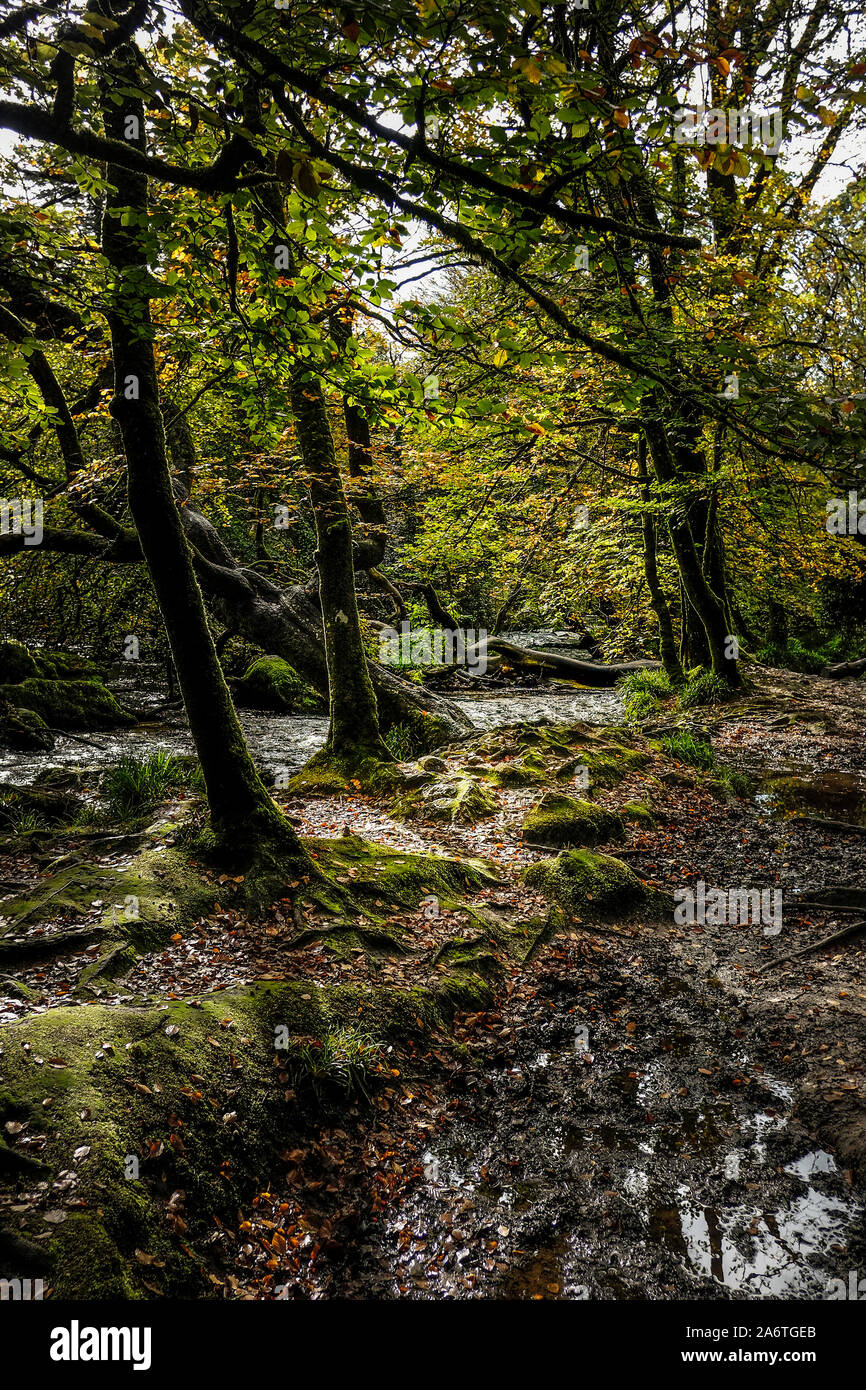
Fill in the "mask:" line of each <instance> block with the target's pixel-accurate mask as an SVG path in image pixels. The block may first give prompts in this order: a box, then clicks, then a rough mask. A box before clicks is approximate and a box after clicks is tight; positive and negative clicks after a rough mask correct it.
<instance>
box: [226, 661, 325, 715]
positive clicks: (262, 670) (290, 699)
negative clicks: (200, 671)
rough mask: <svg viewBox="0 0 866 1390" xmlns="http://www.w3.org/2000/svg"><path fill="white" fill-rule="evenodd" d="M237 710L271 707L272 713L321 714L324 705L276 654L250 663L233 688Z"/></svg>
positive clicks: (269, 708) (293, 670)
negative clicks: (238, 708)
mask: <svg viewBox="0 0 866 1390" xmlns="http://www.w3.org/2000/svg"><path fill="white" fill-rule="evenodd" d="M234 701H235V704H236V705H238V706H239V707H240V708H241V709H263V710H273V711H274V713H276V714H305V713H324V712H325V711H326V710H327V705H326V703H325V701H324V700H323V699H322V697H321V696H320V695H319V694H318V692H317V691H315V690H313V688H312V686H310V685H308V684H307V682H306V681H305V680H303V679H302V677H301V676H299V675H298V673H297V671H296V670H295V669H294V668H293V667H292V666H290V665H289V663H288V662H287V661H283V659H282V657H279V656H261V657H258V658H257V659H256V660H255V661H253V662H251V664H250V665H249V667H248V668H247V670H246V672H245V673H244V675H243V676H241V678H240V680H239V681H237V682H236V684H235V687H234Z"/></svg>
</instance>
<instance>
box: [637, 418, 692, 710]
mask: <svg viewBox="0 0 866 1390" xmlns="http://www.w3.org/2000/svg"><path fill="white" fill-rule="evenodd" d="M646 454H647V446H646V440H645V439H644V438H643V437H641V438H640V439H639V440H638V472H639V476H640V481H641V496H642V497H643V500H644V502H645V503H646V504H647V509H646V511H644V513H643V516H642V523H643V555H644V573H645V575H646V582H647V588H648V589H649V595H650V603H651V604H652V609H653V612H654V613H655V615H656V621H657V622H658V625H659V656H660V657H661V659H662V665H663V666H664V668H665V672H666V674H667V676H668V679H669V680H670V682H671V684H672V685H681V684H682V683H683V680H684V676H683V668H682V665H681V664H680V658H679V656H678V654H677V640H676V636H675V634H674V624H673V619H672V617H671V610H670V607H669V605H668V601H667V598H666V596H665V591H664V589H663V588H662V582H661V579H660V578H659V569H658V529H657V526H656V519H655V516H654V514H653V513H652V512H651V511H650V510H649V504H650V502H651V500H652V498H651V493H650V485H649V473H648V471H647V459H646Z"/></svg>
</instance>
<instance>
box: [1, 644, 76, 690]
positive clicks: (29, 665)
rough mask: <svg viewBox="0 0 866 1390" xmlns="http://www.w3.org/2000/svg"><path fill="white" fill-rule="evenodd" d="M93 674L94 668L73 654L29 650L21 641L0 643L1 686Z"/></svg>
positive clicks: (72, 678) (67, 678)
mask: <svg viewBox="0 0 866 1390" xmlns="http://www.w3.org/2000/svg"><path fill="white" fill-rule="evenodd" d="M95 675H96V667H95V665H94V664H93V662H92V661H87V660H86V659H85V658H84V657H82V656H77V655H76V654H75V653H74V652H44V651H31V650H30V649H29V648H28V647H25V646H24V644H23V642H13V641H9V642H0V684H2V685H7V684H9V685H17V684H18V683H19V682H21V681H26V680H31V679H36V678H39V677H41V678H44V679H46V680H87V679H89V678H91V677H93V676H95Z"/></svg>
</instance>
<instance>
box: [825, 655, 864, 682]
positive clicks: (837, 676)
mask: <svg viewBox="0 0 866 1390" xmlns="http://www.w3.org/2000/svg"><path fill="white" fill-rule="evenodd" d="M864 673H866V656H864V657H861V659H860V660H859V661H840V662H837V664H836V665H835V666H825V667H824V669H823V671H822V672H821V675H822V676H826V677H827V678H828V679H829V680H834V681H839V680H844V679H845V677H846V676H862V675H863V674H864Z"/></svg>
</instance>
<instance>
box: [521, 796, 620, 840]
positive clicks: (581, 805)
mask: <svg viewBox="0 0 866 1390" xmlns="http://www.w3.org/2000/svg"><path fill="white" fill-rule="evenodd" d="M523 837H524V839H526V840H531V841H533V842H534V843H535V844H541V845H556V846H559V845H601V844H606V843H607V842H608V841H609V840H622V839H624V838H625V831H624V830H623V824H622V820H621V819H620V817H619V816H618V815H616V813H615V812H613V811H606V810H604V808H603V807H601V806H594V805H593V804H592V802H590V801H577V800H575V798H574V797H572V796H563V795H562V794H561V793H560V792H545V794H544V796H543V797H542V798H541V800H540V801H539V803H538V805H537V806H533V808H532V809H531V810H530V811H529V813H528V815H527V816H526V819H525V820H524V822H523Z"/></svg>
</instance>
